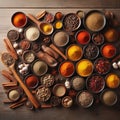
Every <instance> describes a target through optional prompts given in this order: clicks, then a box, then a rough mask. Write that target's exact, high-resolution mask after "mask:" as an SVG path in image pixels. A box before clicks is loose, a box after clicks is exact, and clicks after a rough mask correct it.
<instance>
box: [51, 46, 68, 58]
mask: <svg viewBox="0 0 120 120" xmlns="http://www.w3.org/2000/svg"><path fill="white" fill-rule="evenodd" d="M50 47H51V48H52V49H53V50H54V51H56V52H57V53H58V54H59V55H60V56H61V57H62V58H64V59H65V60H67V57H66V56H65V55H64V54H63V53H62V52H61V51H60V50H59V49H58V48H57V47H56V46H55V45H53V44H51V45H50Z"/></svg>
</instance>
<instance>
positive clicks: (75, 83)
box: [71, 76, 85, 91]
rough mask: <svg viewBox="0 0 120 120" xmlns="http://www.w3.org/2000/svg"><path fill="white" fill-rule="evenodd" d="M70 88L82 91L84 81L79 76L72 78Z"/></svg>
mask: <svg viewBox="0 0 120 120" xmlns="http://www.w3.org/2000/svg"><path fill="white" fill-rule="evenodd" d="M71 86H72V88H73V89H74V90H76V91H79V90H82V89H83V88H84V87H85V79H84V78H83V77H80V76H74V77H73V78H72V79H71Z"/></svg>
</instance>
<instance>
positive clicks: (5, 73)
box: [1, 70, 17, 82]
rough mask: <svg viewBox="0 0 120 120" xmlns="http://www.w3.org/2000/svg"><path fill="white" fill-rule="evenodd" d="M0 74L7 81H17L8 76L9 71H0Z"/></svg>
mask: <svg viewBox="0 0 120 120" xmlns="http://www.w3.org/2000/svg"><path fill="white" fill-rule="evenodd" d="M1 74H2V75H3V76H4V77H5V78H7V79H8V80H9V81H13V82H17V80H16V79H15V78H14V77H13V76H12V75H11V74H10V72H9V71H7V70H2V71H1Z"/></svg>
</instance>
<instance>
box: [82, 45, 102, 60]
mask: <svg viewBox="0 0 120 120" xmlns="http://www.w3.org/2000/svg"><path fill="white" fill-rule="evenodd" d="M89 45H93V46H95V47H96V48H97V54H96V56H94V57H90V58H87V57H86V56H85V53H86V52H85V51H86V48H87V47H88V46H89ZM83 51H84V57H85V58H86V59H89V60H94V59H96V58H97V57H98V56H99V53H100V50H99V47H98V46H97V45H95V44H94V43H89V44H87V45H85V46H84V47H83Z"/></svg>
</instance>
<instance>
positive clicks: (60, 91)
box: [52, 83, 66, 97]
mask: <svg viewBox="0 0 120 120" xmlns="http://www.w3.org/2000/svg"><path fill="white" fill-rule="evenodd" d="M52 91H53V94H54V95H55V96H57V97H63V96H64V95H65V94H66V87H65V86H64V84H61V83H58V84H56V85H54V86H53V90H52Z"/></svg>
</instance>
